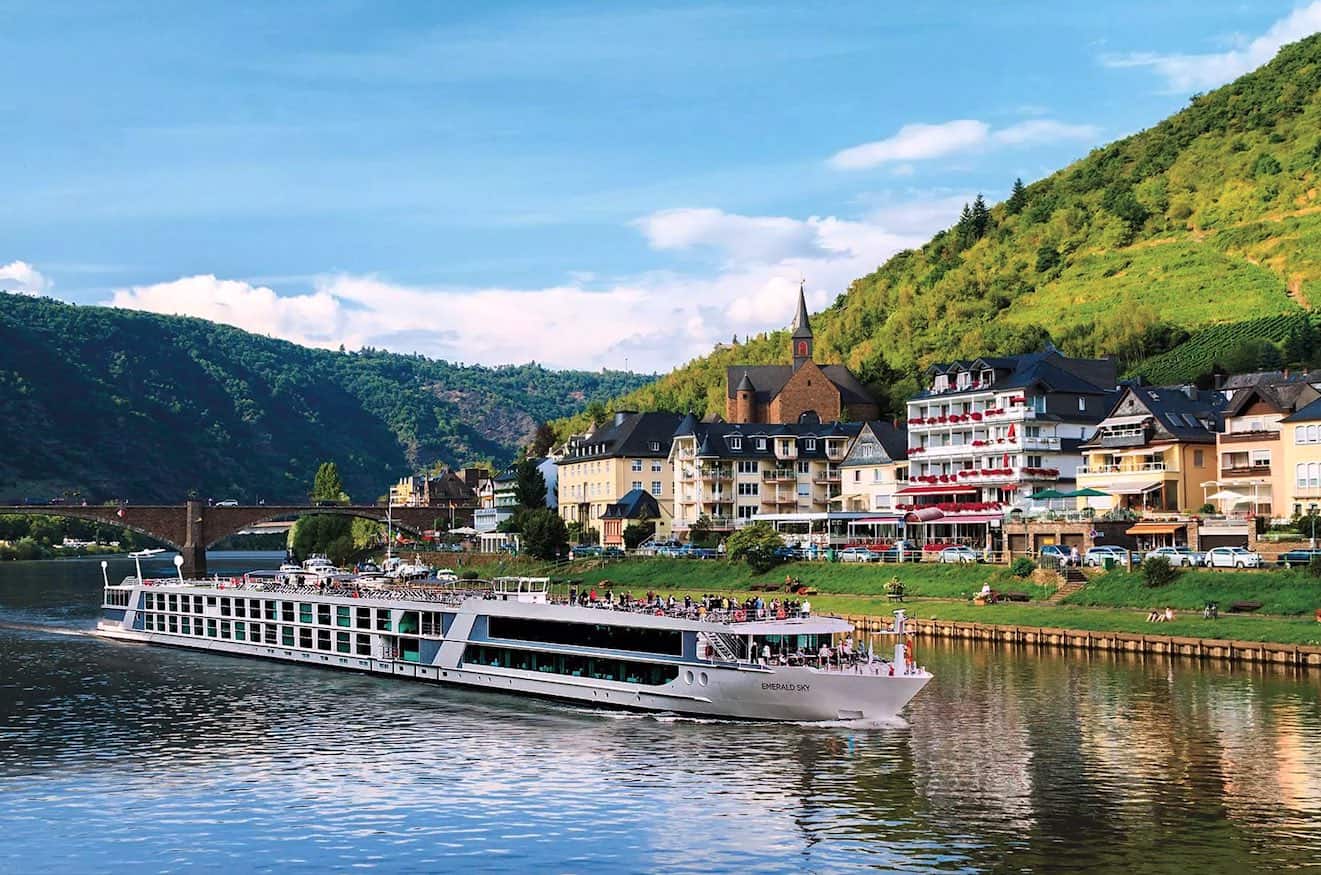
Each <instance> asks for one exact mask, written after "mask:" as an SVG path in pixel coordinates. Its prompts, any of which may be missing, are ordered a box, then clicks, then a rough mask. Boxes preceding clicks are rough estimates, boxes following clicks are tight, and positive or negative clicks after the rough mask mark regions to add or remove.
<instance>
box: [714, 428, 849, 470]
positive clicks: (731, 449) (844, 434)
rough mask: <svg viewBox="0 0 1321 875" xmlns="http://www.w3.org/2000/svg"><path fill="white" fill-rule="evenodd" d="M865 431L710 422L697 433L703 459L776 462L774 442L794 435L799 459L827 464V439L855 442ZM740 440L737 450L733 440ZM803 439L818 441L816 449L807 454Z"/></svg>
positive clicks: (808, 451)
mask: <svg viewBox="0 0 1321 875" xmlns="http://www.w3.org/2000/svg"><path fill="white" fill-rule="evenodd" d="M861 430H862V423H859V422H831V423H826V424H824V425H823V424H818V423H802V424H800V423H792V424H769V423H762V422H710V423H701V424H699V425H698V426H697V429H696V431H695V433H694V435H695V437H696V438H697V456H698V458H704V459H774V458H775V441H774V438H776V437H778V436H784V435H792V436H793V437H796V438H798V439H799V440H798V459H799V460H804V461H806V460H811V459H820V460H822V461H825V460H826V441H825V439H826V438H828V437H834V438H847V439H852V438H855V437H857V436H858V432H860V431H861ZM736 437H737V438H740V439H741V441H740V442H739V445H738V447H737V448H736V447H735V446H734V442H733V441H732V440H731V438H736ZM758 438H765V439H766V446H765V448H764V449H758V448H757V439H758ZM804 438H817V442H816V447H815V448H814V449H811V450H808V449H807V448H806V444H805V443H804V441H803V439H804Z"/></svg>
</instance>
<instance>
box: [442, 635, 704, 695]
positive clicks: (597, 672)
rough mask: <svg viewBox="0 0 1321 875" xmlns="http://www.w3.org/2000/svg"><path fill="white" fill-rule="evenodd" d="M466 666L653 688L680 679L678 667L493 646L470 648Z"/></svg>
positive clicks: (482, 645)
mask: <svg viewBox="0 0 1321 875" xmlns="http://www.w3.org/2000/svg"><path fill="white" fill-rule="evenodd" d="M463 664H464V666H465V667H468V668H477V667H481V666H490V667H492V668H512V669H518V670H519V671H533V672H540V673H543V674H559V675H568V676H569V677H584V678H595V679H597V680H602V681H620V682H622V683H628V684H645V685H647V686H653V687H658V686H660V685H662V684H668V683H669V682H670V681H673V680H674V679H676V678H677V677H679V667H678V666H677V665H663V664H657V663H649V662H634V661H632V660H627V659H608V658H605V657H600V656H578V655H576V654H572V653H542V652H540V651H536V650H518V649H515V648H512V647H495V646H493V645H490V644H469V645H468V646H467V647H466V648H464V651H463Z"/></svg>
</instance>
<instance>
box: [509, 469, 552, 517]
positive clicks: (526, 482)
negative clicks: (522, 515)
mask: <svg viewBox="0 0 1321 875" xmlns="http://www.w3.org/2000/svg"><path fill="white" fill-rule="evenodd" d="M538 461H539V460H538V459H524V460H523V461H521V462H519V463H518V464H517V465H515V466H514V496H515V497H516V498H517V499H518V503H519V505H520V506H522V507H526V508H528V509H529V510H536V509H538V508H543V507H545V506H546V477H545V475H543V474H542V473H541V469H540V468H538V467H537V462H538Z"/></svg>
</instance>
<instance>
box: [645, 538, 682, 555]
mask: <svg viewBox="0 0 1321 875" xmlns="http://www.w3.org/2000/svg"><path fill="white" fill-rule="evenodd" d="M680 546H682V545H680V543H679V542H678V541H674V540H664V539H656V538H650V539H648V540H646V541H643V542H642V543H641V544H639V545H638V549H637V553H638V555H640V556H672V555H674V551H675V550H678V549H679V547H680Z"/></svg>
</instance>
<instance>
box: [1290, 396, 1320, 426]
mask: <svg viewBox="0 0 1321 875" xmlns="http://www.w3.org/2000/svg"><path fill="white" fill-rule="evenodd" d="M1319 420H1321V398H1318V399H1317V400H1315V401H1313V402H1311V403H1309V404H1307V405H1305V406H1304V407H1302V408H1300V409H1299V410H1298V412H1297V413H1294V414H1292V415H1291V416H1286V417H1285V418H1284V419H1281V420H1280V422H1317V421H1319Z"/></svg>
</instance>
